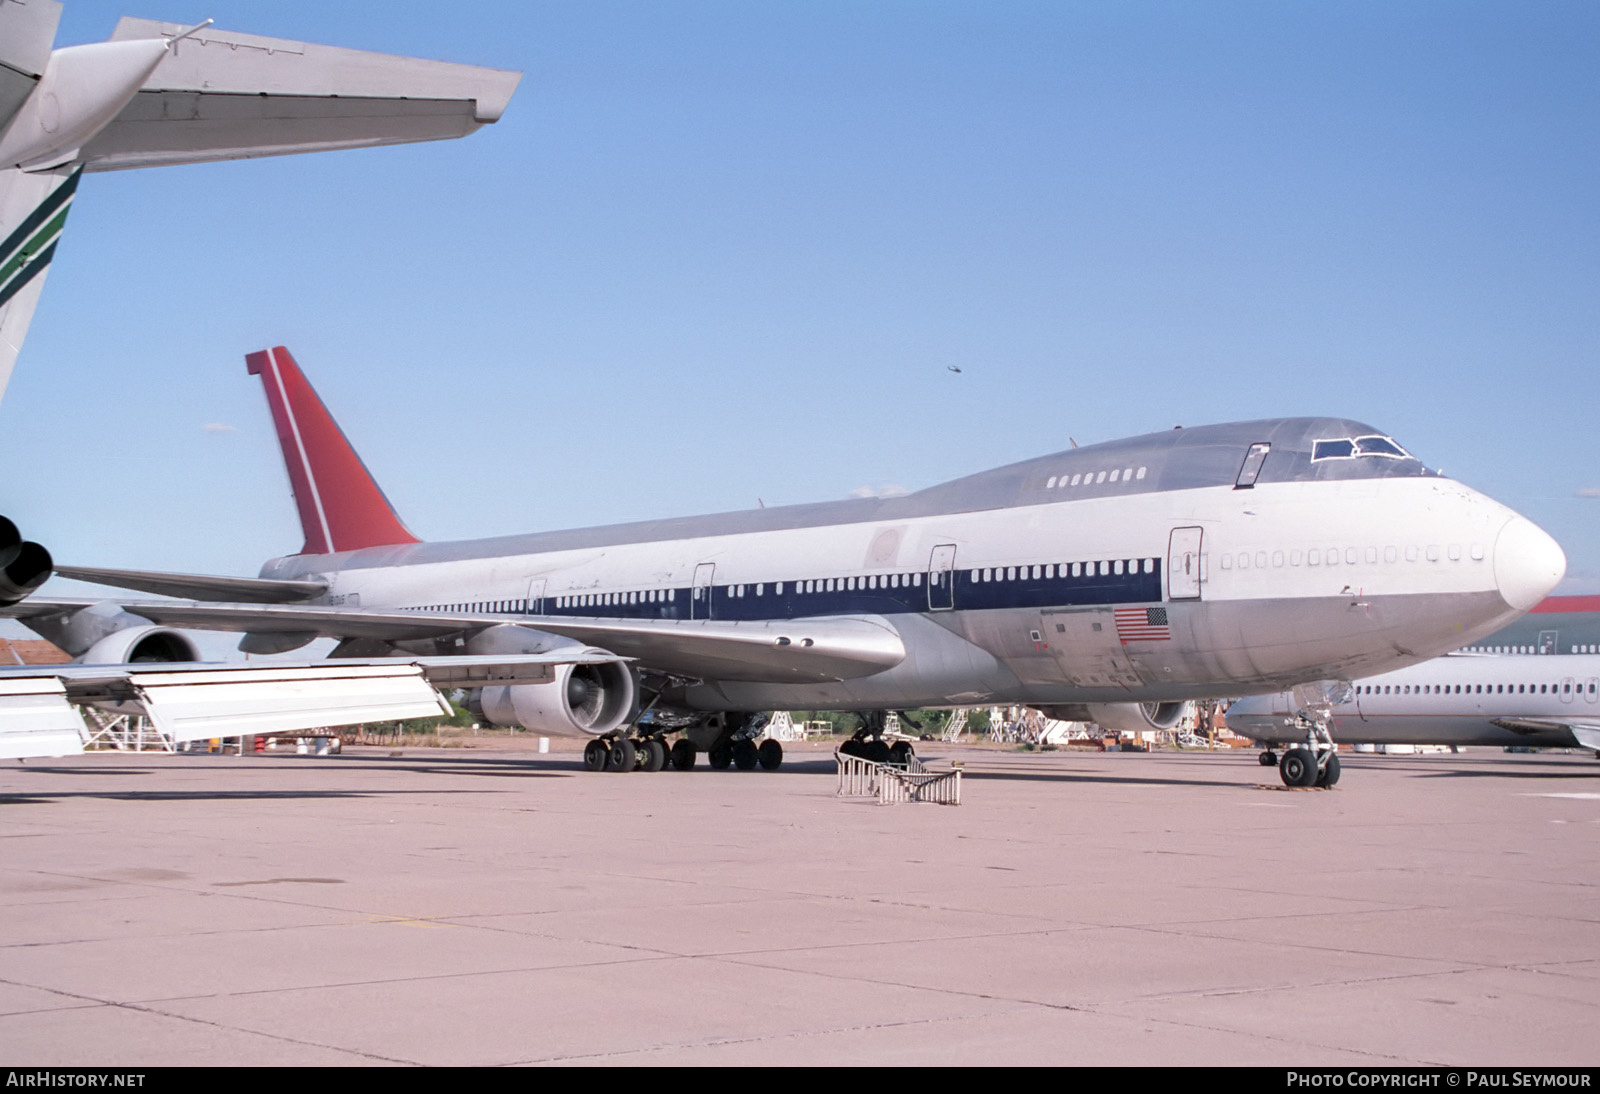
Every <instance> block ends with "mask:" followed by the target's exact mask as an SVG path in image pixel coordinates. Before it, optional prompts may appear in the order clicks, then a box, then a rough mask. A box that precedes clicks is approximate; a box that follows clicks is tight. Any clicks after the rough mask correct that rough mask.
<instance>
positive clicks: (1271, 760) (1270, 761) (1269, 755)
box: [1260, 748, 1278, 767]
mask: <svg viewBox="0 0 1600 1094" xmlns="http://www.w3.org/2000/svg"><path fill="white" fill-rule="evenodd" d="M1260 759H1261V766H1262V767H1277V766H1278V754H1277V753H1276V752H1274V751H1272V749H1270V748H1269V749H1267V750H1266V751H1265V752H1263V753H1262V754H1261V757H1260Z"/></svg>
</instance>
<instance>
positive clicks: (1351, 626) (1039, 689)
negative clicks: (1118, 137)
mask: <svg viewBox="0 0 1600 1094" xmlns="http://www.w3.org/2000/svg"><path fill="white" fill-rule="evenodd" d="M248 364H249V371H250V372H251V373H252V374H254V375H257V376H259V377H260V378H261V380H262V382H263V384H264V386H265V390H266V395H267V401H268V404H269V406H270V408H271V411H272V416H273V421H274V424H275V426H276V429H277V433H278V438H279V441H280V444H281V447H282V450H283V456H284V460H285V463H286V466H287V468H288V473H289V480H290V483H291V485H292V487H293V490H294V496H295V501H296V504H297V506H298V510H299V514H300V520H301V524H302V526H303V529H304V532H305V537H306V538H305V545H304V546H303V547H302V548H301V549H300V550H299V551H298V552H296V553H295V554H292V555H289V556H286V557H283V558H276V559H273V560H271V561H269V562H267V563H266V564H265V565H264V566H263V567H262V570H261V573H260V576H259V577H257V578H231V577H208V576H202V575H173V574H159V573H144V572H130V571H112V570H90V569H83V568H63V569H62V570H61V572H62V573H63V574H65V575H68V576H72V577H78V578H84V579H88V580H94V581H100V582H103V583H107V584H115V585H119V586H121V587H123V588H131V589H138V590H142V591H146V592H153V593H158V594H162V595H168V596H178V597H187V598H190V599H188V600H160V601H142V602H135V603H123V604H121V605H120V606H117V607H113V606H110V605H106V604H100V605H98V606H97V604H96V602H95V601H92V600H84V599H52V598H48V597H41V596H35V597H33V598H31V599H29V600H27V601H24V602H23V603H21V604H18V605H15V606H13V607H11V608H9V609H6V611H7V612H8V614H11V615H14V616H17V617H19V618H21V619H22V620H23V621H24V622H25V623H27V625H28V626H30V627H32V628H33V629H34V630H35V631H37V632H38V633H40V634H42V635H44V636H45V637H46V638H50V639H51V640H52V641H55V642H56V643H57V644H58V645H62V646H63V647H65V648H67V649H68V650H69V652H72V653H75V654H89V653H91V652H92V651H91V649H89V648H88V647H86V646H85V643H86V642H88V641H90V639H91V638H92V639H93V641H95V642H103V643H114V644H116V646H117V650H116V652H118V653H119V654H122V655H124V656H126V655H128V654H130V653H136V652H137V649H136V648H135V646H130V645H129V643H130V642H132V641H134V639H135V638H136V639H137V641H138V642H152V641H153V640H154V639H156V638H157V637H159V638H160V639H161V641H162V642H164V643H168V644H169V648H170V647H175V646H178V645H179V644H181V643H186V642H187V641H188V640H187V639H184V638H183V637H182V636H181V635H178V634H176V632H174V631H172V630H169V629H168V628H181V627H187V628H202V629H220V630H238V631H244V632H246V633H245V637H244V638H243V640H242V641H241V643H240V645H241V648H242V649H244V650H247V651H253V652H263V653H265V652H282V651H287V650H292V649H295V648H297V647H299V646H302V645H304V644H306V643H308V642H310V641H312V640H313V639H315V638H318V637H332V638H336V639H339V645H338V647H337V648H336V650H335V651H334V656H335V658H337V657H342V656H375V655H381V654H393V653H396V652H404V653H408V654H418V655H421V654H426V655H441V654H449V653H456V652H460V653H467V654H486V655H489V654H512V653H527V654H535V653H548V652H553V651H558V650H561V649H564V648H574V649H591V650H592V649H600V650H605V651H609V653H610V654H612V655H614V657H615V658H616V659H615V660H613V661H611V662H609V663H593V662H589V663H582V664H570V665H563V666H558V667H557V668H556V670H555V672H554V678H553V679H552V680H551V681H550V683H548V684H528V685H509V686H489V687H484V688H482V689H479V690H478V692H477V693H476V694H475V697H474V701H475V702H476V703H477V704H478V706H479V707H480V708H481V710H482V712H483V713H484V715H485V716H486V717H488V718H489V719H492V720H493V721H495V722H497V723H499V724H503V725H521V726H525V727H527V728H529V729H532V730H535V731H537V732H540V733H552V734H560V733H566V734H575V735H587V736H589V737H591V738H593V740H592V741H591V743H590V745H589V747H588V751H587V753H586V759H587V762H588V764H589V766H590V767H592V768H599V767H602V766H609V767H610V768H612V769H614V770H623V769H628V768H632V767H634V766H635V765H636V764H638V765H639V766H643V767H646V768H648V769H659V768H660V767H662V766H663V765H664V764H665V763H666V762H667V761H668V759H669V758H670V760H671V761H672V762H673V763H674V764H675V765H676V766H689V765H691V764H693V763H694V762H695V756H696V754H697V752H699V751H706V752H709V753H710V756H711V760H712V762H713V764H716V765H726V764H727V763H729V762H734V763H737V764H738V765H739V766H741V767H752V766H755V765H756V764H757V763H761V764H763V765H764V766H769V767H772V766H777V764H778V762H780V761H781V751H780V749H779V746H778V745H777V744H776V742H767V743H766V744H764V745H762V746H761V748H762V750H764V751H758V749H757V748H756V746H755V744H754V742H753V740H752V739H751V737H752V732H751V729H750V726H749V721H750V719H749V714H750V712H754V711H762V710H773V709H780V710H781V709H828V710H853V711H862V712H875V711H884V710H895V709H907V708H913V707H926V706H935V707H936V706H956V705H968V704H979V703H983V704H989V703H999V704H1010V703H1020V704H1027V705H1030V706H1035V707H1038V708H1040V709H1042V710H1044V711H1045V712H1046V713H1047V714H1050V715H1052V716H1055V717H1061V718H1087V719H1090V720H1097V721H1107V720H1121V721H1124V722H1125V721H1126V720H1127V719H1128V718H1130V717H1137V718H1140V719H1143V720H1145V721H1146V722H1152V723H1155V724H1159V723H1160V722H1162V721H1163V720H1165V719H1168V718H1170V717H1172V715H1173V714H1174V713H1175V711H1176V710H1177V709H1178V707H1179V705H1180V704H1181V703H1182V702H1183V701H1184V700H1188V699H1192V698H1202V697H1206V696H1212V695H1217V694H1219V693H1221V694H1244V693H1251V692H1271V691H1277V690H1280V689H1283V688H1288V687H1293V686H1297V685H1298V686H1301V691H1302V694H1303V695H1305V696H1307V697H1308V699H1307V705H1308V707H1312V708H1315V707H1317V706H1318V703H1317V702H1316V701H1313V700H1316V699H1317V698H1318V697H1321V699H1322V700H1323V701H1324V702H1325V700H1326V699H1327V697H1328V696H1329V695H1330V694H1335V693H1337V691H1338V690H1339V688H1340V687H1341V686H1343V682H1344V681H1348V680H1351V679H1354V678H1357V677H1362V676H1368V675H1371V674H1372V673H1374V672H1383V671H1387V670H1391V669H1394V668H1397V667H1400V666H1404V665H1408V664H1412V663H1415V662H1417V661H1421V660H1423V659H1426V658H1428V657H1432V656H1435V655H1437V654H1439V653H1442V652H1444V651H1445V650H1448V649H1454V648H1457V647H1459V646H1461V645H1463V644H1464V643H1468V642H1471V641H1473V640H1475V639H1476V638H1479V637H1481V636H1483V635H1486V634H1489V633H1491V632H1492V631H1494V630H1496V629H1497V628H1499V627H1502V626H1504V625H1505V624H1506V623H1507V622H1509V621H1510V620H1512V619H1514V618H1515V617H1516V616H1518V615H1519V614H1521V613H1522V612H1524V611H1527V610H1528V609H1529V608H1530V607H1532V606H1533V605H1534V604H1535V603H1537V602H1538V601H1539V600H1540V598H1541V597H1543V596H1544V595H1545V594H1546V593H1548V592H1549V591H1550V589H1551V588H1552V587H1554V585H1555V584H1556V582H1557V581H1559V580H1560V578H1561V576H1562V574H1563V572H1564V570H1565V558H1564V556H1563V554H1562V552H1561V549H1560V548H1559V547H1558V546H1557V545H1556V543H1555V541H1554V540H1552V539H1551V538H1550V537H1549V536H1548V535H1546V534H1545V533H1544V532H1543V531H1541V530H1540V529H1539V528H1537V527H1535V526H1534V525H1533V524H1532V523H1530V522H1529V521H1528V520H1526V519H1524V518H1523V517H1521V516H1518V515H1517V514H1516V513H1514V512H1512V511H1511V510H1510V509H1507V508H1506V507H1505V506H1503V505H1501V504H1499V503H1498V502H1495V501H1492V500H1490V499H1489V498H1487V497H1485V496H1483V495H1482V494H1479V493H1478V492H1476V491H1474V490H1472V489H1471V488H1469V487H1466V486H1463V485H1462V484H1461V483H1458V482H1454V481H1452V480H1450V479H1447V478H1444V477H1443V476H1442V475H1440V474H1439V473H1438V472H1436V471H1432V470H1430V469H1429V468H1427V467H1425V466H1424V465H1423V464H1422V463H1421V462H1420V461H1419V460H1417V459H1416V458H1415V457H1413V456H1412V455H1411V454H1410V453H1409V452H1407V451H1406V450H1405V448H1403V447H1402V446H1401V445H1400V444H1399V443H1398V442H1397V441H1395V440H1394V439H1393V438H1390V437H1388V436H1385V435H1384V434H1383V433H1382V432H1381V431H1379V430H1377V429H1374V428H1372V427H1370V426H1367V425H1363V424H1361V423H1359V422H1353V421H1347V420H1344V419H1339V418H1285V419H1274V420H1267V421H1256V422H1241V423H1235V424H1232V425H1218V426H1207V427H1201V428H1188V429H1179V430H1171V431H1167V432H1162V433H1155V434H1151V435H1148V436H1143V437H1135V438H1131V439H1128V440H1120V441H1111V442H1108V443H1104V444H1097V445H1091V446H1087V447H1083V448H1073V449H1069V450H1067V451H1063V452H1058V453H1056V454H1054V455H1050V456H1042V457H1039V458H1037V459H1032V460H1027V461H1024V462H1022V463H1017V464H1012V465H1010V466H1007V467H1002V468H998V469H996V470H992V471H985V472H981V473H979V474H976V475H971V476H969V477H967V478H962V479H957V480H955V481H953V482H947V483H943V484H941V485H938V486H932V487H929V488H927V489H925V490H921V491H919V492H917V493H914V494H910V495H908V496H905V497H893V498H867V499H853V500H848V501H838V502H825V503H821V504H816V505H800V506H791V507H785V508H771V509H755V510H748V511H744V512H735V513H723V514H720V515H716V516H705V517H688V518H682V519H675V520H658V521H646V522H641V523H636V524H625V525H617V526H613V527H602V528H585V529H579V530H576V531H567V532H544V533H535V534H532V535H525V536H510V537H503V538H496V539H486V540H473V541H465V542H435V543H424V542H419V541H418V540H417V539H416V538H415V537H413V536H412V535H411V534H410V533H409V532H408V531H407V530H406V528H405V527H404V526H403V525H402V524H401V522H400V520H399V518H398V517H397V516H396V515H395V513H394V511H393V510H392V509H391V508H390V506H389V504H388V502H387V501H386V500H385V498H384V496H383V494H382V492H381V491H380V490H379V489H378V486H377V484H376V483H375V482H374V481H373V479H372V477H371V476H370V475H369V474H368V472H367V470H366V468H365V467H364V466H363V465H362V463H361V460H360V459H359V457H358V456H357V455H356V454H355V452H354V450H353V449H352V448H351V447H350V445H349V444H348V442H347V441H346V440H345V437H344V434H343V433H342V432H341V431H340V429H339V427H338V426H337V425H336V424H335V422H334V420H333V418H332V417H331V416H330V415H329V413H328V411H327V410H326V408H325V407H324V406H323V404H322V402H321V400H320V399H318V398H317V396H316V394H315V392H313V390H312V389H311V386H310V385H309V384H308V383H307V381H306V379H305V377H304V376H303V375H302V374H301V372H300V370H299V368H298V367H297V366H296V364H295V362H294V360H293V359H292V358H291V357H290V355H289V353H288V351H287V350H286V349H284V348H283V347H278V348H276V349H273V350H269V351H264V352H260V353H254V354H251V355H250V356H249V358H248ZM96 613H98V614H96ZM91 618H92V619H94V620H95V621H96V624H95V625H94V626H92V627H90V626H84V625H80V624H81V623H82V621H83V620H85V619H91ZM75 628H76V629H75ZM152 648H155V647H154V646H152ZM1313 725H1314V727H1315V728H1313V729H1312V730H1308V731H1307V740H1306V747H1307V748H1308V749H1309V750H1310V752H1309V754H1310V755H1312V756H1313V760H1314V766H1315V767H1316V769H1317V771H1318V772H1323V773H1325V772H1326V770H1327V766H1328V760H1329V758H1330V757H1331V756H1332V751H1331V749H1332V744H1331V739H1330V738H1329V736H1328V733H1327V731H1326V730H1327V727H1326V725H1325V724H1322V725H1317V724H1316V723H1315V722H1314V723H1313ZM673 733H680V734H681V736H680V737H679V739H678V740H677V742H676V743H675V744H673V745H672V746H671V748H670V754H669V749H668V746H667V738H668V737H669V736H670V735H671V734H673Z"/></svg>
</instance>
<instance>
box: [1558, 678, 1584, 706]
mask: <svg viewBox="0 0 1600 1094" xmlns="http://www.w3.org/2000/svg"><path fill="white" fill-rule="evenodd" d="M1579 686H1580V685H1579V684H1578V682H1577V681H1576V680H1574V679H1573V678H1572V677H1570V676H1569V677H1567V678H1566V679H1565V680H1563V681H1561V701H1562V702H1563V703H1570V702H1572V689H1573V688H1575V687H1579Z"/></svg>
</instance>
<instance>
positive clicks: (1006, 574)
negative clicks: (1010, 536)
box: [971, 558, 1156, 584]
mask: <svg viewBox="0 0 1600 1094" xmlns="http://www.w3.org/2000/svg"><path fill="white" fill-rule="evenodd" d="M1141 569H1143V571H1144V572H1145V573H1147V574H1153V573H1155V572H1156V560H1155V559H1153V558H1146V559H1137V558H1129V559H1121V558H1112V559H1100V560H1098V561H1095V562H1071V563H1068V562H1063V563H1060V564H1059V565H1057V564H1054V563H1045V564H1044V565H1042V566H985V567H984V568H983V569H981V570H973V571H972V572H971V580H972V582H973V583H974V584H981V583H983V582H986V581H1030V580H1032V581H1038V580H1040V579H1043V578H1049V579H1052V580H1055V579H1059V578H1074V577H1097V576H1105V575H1112V574H1116V575H1121V574H1125V573H1128V574H1136V573H1139V571H1140V570H1141Z"/></svg>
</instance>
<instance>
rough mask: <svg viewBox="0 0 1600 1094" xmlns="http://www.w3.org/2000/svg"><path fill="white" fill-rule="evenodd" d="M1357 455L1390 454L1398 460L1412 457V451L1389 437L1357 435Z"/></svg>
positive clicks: (1389, 455)
mask: <svg viewBox="0 0 1600 1094" xmlns="http://www.w3.org/2000/svg"><path fill="white" fill-rule="evenodd" d="M1356 455H1358V456H1388V457H1390V458H1391V459H1396V460H1406V459H1410V458H1411V453H1409V452H1407V451H1406V450H1405V449H1403V448H1401V447H1400V446H1399V445H1397V444H1395V443H1394V442H1393V441H1391V440H1390V439H1389V438H1388V437H1357V438H1356Z"/></svg>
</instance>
